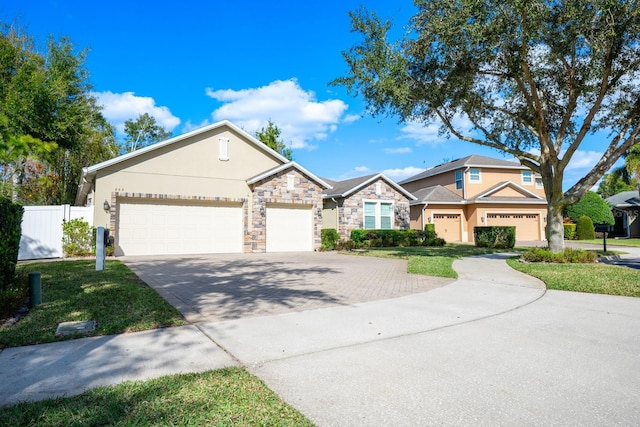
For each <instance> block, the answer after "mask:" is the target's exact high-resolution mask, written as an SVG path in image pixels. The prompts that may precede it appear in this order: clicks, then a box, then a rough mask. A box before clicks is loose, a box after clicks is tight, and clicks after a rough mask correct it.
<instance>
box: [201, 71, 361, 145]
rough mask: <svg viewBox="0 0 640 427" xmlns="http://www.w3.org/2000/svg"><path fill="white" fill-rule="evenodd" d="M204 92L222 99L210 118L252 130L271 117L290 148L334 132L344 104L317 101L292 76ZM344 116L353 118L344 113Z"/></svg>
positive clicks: (261, 125) (320, 138) (311, 93)
mask: <svg viewBox="0 0 640 427" xmlns="http://www.w3.org/2000/svg"><path fill="white" fill-rule="evenodd" d="M206 94H207V96H209V97H211V98H213V99H215V100H217V101H220V102H222V103H223V105H222V106H221V107H220V108H218V109H216V110H215V111H213V113H212V114H211V116H212V117H213V119H214V121H219V120H224V119H227V120H230V121H232V122H234V123H236V124H237V125H239V126H240V127H242V128H243V129H246V130H247V131H248V132H249V133H253V132H255V131H257V130H260V129H261V128H263V127H264V126H266V124H267V121H268V120H271V121H273V123H274V124H276V125H277V126H278V127H279V128H280V129H281V130H282V135H281V137H282V139H283V140H284V142H285V144H287V145H289V146H290V147H291V148H308V149H312V148H314V146H313V145H312V144H311V142H312V141H321V140H323V139H326V138H327V136H328V135H329V134H330V133H332V132H335V130H336V129H337V124H338V123H339V122H340V121H341V118H342V115H343V114H344V112H345V111H346V110H347V108H348V105H347V104H345V103H344V102H343V101H341V100H338V99H330V100H326V101H318V100H317V99H316V95H315V93H314V92H312V91H305V90H304V89H302V88H301V87H300V85H299V84H298V82H297V80H296V79H290V80H276V81H274V82H271V83H269V84H268V85H266V86H262V87H258V88H249V89H241V90H232V89H225V90H214V89H211V88H207V89H206ZM344 120H353V119H352V118H350V116H347V117H346V118H345V119H344Z"/></svg>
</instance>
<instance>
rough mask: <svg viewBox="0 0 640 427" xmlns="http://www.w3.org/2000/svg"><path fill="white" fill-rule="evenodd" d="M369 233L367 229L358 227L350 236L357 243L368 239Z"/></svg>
mask: <svg viewBox="0 0 640 427" xmlns="http://www.w3.org/2000/svg"><path fill="white" fill-rule="evenodd" d="M367 234H368V233H367V230H362V229H360V228H357V229H355V230H351V235H350V238H351V240H353V241H354V242H355V243H362V242H364V241H365V240H366V238H367Z"/></svg>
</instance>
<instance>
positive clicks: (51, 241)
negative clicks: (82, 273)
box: [18, 205, 93, 261]
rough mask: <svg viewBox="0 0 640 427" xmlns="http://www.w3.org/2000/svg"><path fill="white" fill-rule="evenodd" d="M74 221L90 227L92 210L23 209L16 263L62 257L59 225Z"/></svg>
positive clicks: (61, 208) (65, 208)
mask: <svg viewBox="0 0 640 427" xmlns="http://www.w3.org/2000/svg"><path fill="white" fill-rule="evenodd" d="M76 218H83V219H84V221H86V222H88V223H89V225H90V226H93V207H79V206H70V205H60V206H25V207H24V215H23V216H22V236H21V237H20V251H19V252H18V260H20V261H22V260H27V259H44V258H62V257H63V255H64V253H63V252H62V223H63V221H69V220H71V219H76Z"/></svg>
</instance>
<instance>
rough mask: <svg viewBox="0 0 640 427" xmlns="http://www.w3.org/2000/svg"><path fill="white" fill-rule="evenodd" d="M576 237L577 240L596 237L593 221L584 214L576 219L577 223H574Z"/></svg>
mask: <svg viewBox="0 0 640 427" xmlns="http://www.w3.org/2000/svg"><path fill="white" fill-rule="evenodd" d="M576 238H577V239H578V240H593V239H595V238H596V232H595V229H594V227H593V221H592V220H591V218H589V217H588V216H586V215H583V216H581V217H580V219H578V223H577V224H576Z"/></svg>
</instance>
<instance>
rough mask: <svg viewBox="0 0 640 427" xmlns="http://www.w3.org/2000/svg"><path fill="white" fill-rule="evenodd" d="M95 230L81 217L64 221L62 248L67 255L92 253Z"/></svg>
mask: <svg viewBox="0 0 640 427" xmlns="http://www.w3.org/2000/svg"><path fill="white" fill-rule="evenodd" d="M93 236H95V230H93V229H92V227H91V226H90V225H89V223H88V222H86V221H83V220H82V219H80V218H76V219H71V220H69V221H65V222H63V223H62V250H63V251H64V253H65V255H66V256H86V255H91V253H92V247H93V242H95V238H92V237H93Z"/></svg>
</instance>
